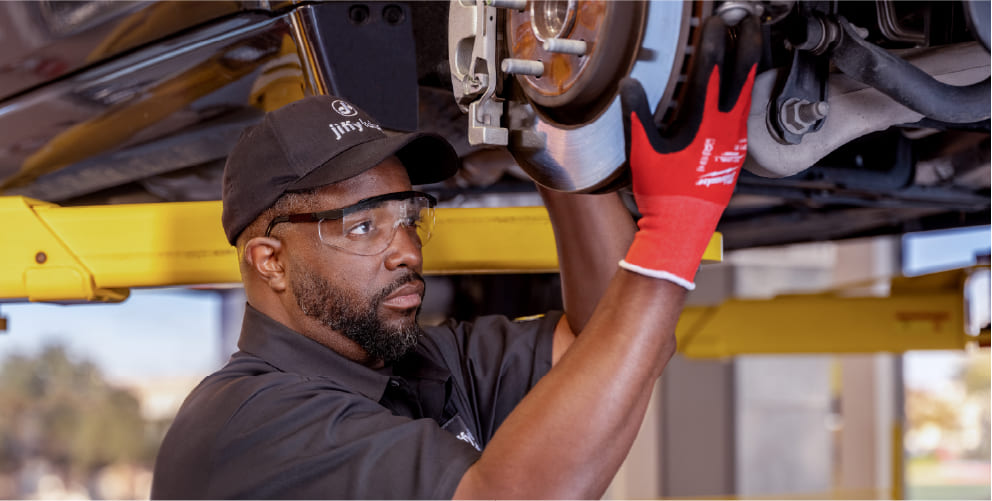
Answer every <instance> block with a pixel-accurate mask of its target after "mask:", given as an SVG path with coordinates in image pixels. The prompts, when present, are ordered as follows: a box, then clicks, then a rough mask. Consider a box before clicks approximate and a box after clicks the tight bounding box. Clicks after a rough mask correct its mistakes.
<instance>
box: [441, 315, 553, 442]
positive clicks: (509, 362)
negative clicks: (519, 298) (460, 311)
mask: <svg viewBox="0 0 992 501" xmlns="http://www.w3.org/2000/svg"><path fill="white" fill-rule="evenodd" d="M561 315H562V313H561V312H551V313H548V314H546V315H542V316H538V317H529V318H527V319H520V320H510V319H508V318H506V317H503V316H484V317H479V318H478V319H476V320H475V321H474V322H455V321H449V322H448V323H446V324H442V325H440V326H437V327H430V328H427V329H425V330H426V331H427V332H428V335H427V336H426V337H427V339H426V340H425V342H424V343H423V345H424V347H425V349H427V350H429V351H431V352H432V356H433V357H435V358H439V359H441V360H443V363H444V364H445V365H446V366H447V367H448V369H449V370H450V371H451V374H452V378H453V380H454V383H455V384H454V386H455V388H454V395H453V397H454V399H455V401H456V405H457V406H458V407H459V408H460V410H462V409H467V410H468V412H460V414H463V419H464V418H465V416H464V414H467V415H468V419H469V420H471V421H472V423H471V424H470V426H472V427H473V428H474V429H475V430H476V431H477V432H478V434H477V435H476V436H478V437H480V440H481V442H482V445H483V447H485V444H487V443H488V442H489V439H490V438H492V435H493V433H495V431H496V429H497V428H498V427H499V425H500V424H501V423H502V422H503V420H504V419H506V417H507V416H508V415H509V414H510V412H511V411H513V409H514V408H515V407H516V406H517V404H518V403H519V402H520V400H521V399H523V397H524V396H525V395H526V394H527V392H528V391H530V389H531V388H532V387H533V386H534V385H535V384H537V381H538V380H540V379H541V378H542V377H544V375H545V374H547V373H548V371H549V370H550V369H551V348H552V340H553V338H554V330H555V326H556V325H557V323H558V320H559V319H560V318H561Z"/></svg>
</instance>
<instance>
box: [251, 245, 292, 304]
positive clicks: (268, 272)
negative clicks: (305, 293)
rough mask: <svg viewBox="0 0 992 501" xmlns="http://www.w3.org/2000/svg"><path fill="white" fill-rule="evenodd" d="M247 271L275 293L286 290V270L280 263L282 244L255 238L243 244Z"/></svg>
mask: <svg viewBox="0 0 992 501" xmlns="http://www.w3.org/2000/svg"><path fill="white" fill-rule="evenodd" d="M244 260H245V263H246V264H247V265H248V270H249V271H250V272H251V273H253V274H254V275H255V276H256V277H258V278H259V279H261V280H262V281H264V282H265V283H267V284H268V285H269V287H270V288H271V289H272V290H274V291H276V292H282V291H284V290H286V268H285V266H284V263H283V262H282V242H281V241H279V240H277V239H275V238H271V237H255V238H252V239H251V240H249V241H248V242H247V243H245V257H244Z"/></svg>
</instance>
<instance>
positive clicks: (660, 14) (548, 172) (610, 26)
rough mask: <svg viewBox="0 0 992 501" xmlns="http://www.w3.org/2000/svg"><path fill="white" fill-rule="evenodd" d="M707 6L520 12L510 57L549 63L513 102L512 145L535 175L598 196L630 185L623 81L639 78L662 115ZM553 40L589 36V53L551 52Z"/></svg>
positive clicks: (524, 79) (589, 4)
mask: <svg viewBox="0 0 992 501" xmlns="http://www.w3.org/2000/svg"><path fill="white" fill-rule="evenodd" d="M704 10H705V9H704V6H702V2H671V1H664V0H661V1H650V2H614V1H608V0H587V1H583V0H579V1H576V0H533V1H531V2H529V3H528V7H527V9H525V10H524V11H519V12H511V13H510V14H509V15H508V16H507V19H506V26H505V28H506V32H505V33H506V41H507V51H508V55H509V57H511V58H514V59H527V60H532V61H534V60H537V61H541V62H542V63H544V68H545V71H544V73H543V74H542V75H541V76H540V77H536V76H529V75H516V76H515V78H514V79H513V82H514V83H515V85H516V86H517V87H518V89H519V90H520V91H521V92H520V93H521V94H522V95H523V96H524V98H525V99H522V100H519V101H518V100H513V101H511V103H510V120H511V130H513V131H514V132H513V133H511V138H510V149H511V151H513V153H514V156H515V157H516V159H517V161H518V163H519V164H520V166H521V167H522V168H523V169H524V170H525V171H526V172H527V174H528V175H530V176H531V177H532V178H533V179H534V180H535V181H537V182H538V183H540V184H542V185H544V186H547V187H549V188H552V189H555V190H559V191H568V192H581V193H595V192H605V191H612V190H614V189H616V188H617V187H619V186H620V185H622V184H623V183H624V179H625V176H624V174H625V173H626V154H625V151H624V137H623V121H622V117H621V112H620V98H619V97H618V95H617V84H618V83H619V81H620V79H621V78H623V77H624V76H625V75H628V74H629V75H630V76H632V77H633V78H636V79H638V80H639V81H640V82H641V84H642V85H643V86H644V90H645V93H646V94H647V98H648V102H651V103H657V106H656V109H657V110H658V112H657V114H658V115H659V118H660V115H663V114H664V111H665V110H667V109H668V108H669V107H670V105H671V104H672V96H673V95H676V94H675V92H676V86H677V84H678V82H679V79H680V78H679V77H680V76H681V75H682V74H683V72H684V70H685V68H686V67H687V57H688V55H687V54H689V53H690V52H691V51H687V50H686V47H688V46H689V45H690V44H691V41H692V31H693V25H694V24H699V23H693V22H692V20H693V17H694V16H699V15H700V12H702V11H704ZM548 39H560V40H567V41H581V42H585V44H586V51H585V52H584V53H583V54H567V53H561V52H549V51H547V50H545V49H544V42H545V41H546V40H548ZM521 117H524V118H521ZM514 120H516V122H515V123H514ZM535 138H538V139H536V141H535ZM542 139H543V141H542ZM542 146H543V147H542Z"/></svg>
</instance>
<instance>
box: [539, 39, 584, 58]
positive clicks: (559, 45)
mask: <svg viewBox="0 0 992 501" xmlns="http://www.w3.org/2000/svg"><path fill="white" fill-rule="evenodd" d="M544 50H546V51H548V52H556V53H559V54H571V55H573V56H582V55H585V53H586V51H588V50H589V44H587V43H585V42H584V41H582V40H570V39H568V38H548V39H547V40H545V41H544Z"/></svg>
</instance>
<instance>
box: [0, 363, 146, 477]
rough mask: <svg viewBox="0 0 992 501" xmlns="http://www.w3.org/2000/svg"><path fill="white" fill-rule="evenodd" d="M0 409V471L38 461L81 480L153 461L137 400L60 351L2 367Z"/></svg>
mask: <svg viewBox="0 0 992 501" xmlns="http://www.w3.org/2000/svg"><path fill="white" fill-rule="evenodd" d="M0 409H4V414H5V415H6V416H5V418H4V419H3V420H0V471H7V472H9V471H12V470H14V469H17V468H18V467H19V465H21V464H23V462H24V461H25V460H27V459H30V458H44V459H47V460H48V461H50V462H51V463H52V464H55V465H57V466H60V467H62V468H65V469H66V470H67V473H68V472H72V473H75V474H76V475H79V476H80V477H82V478H87V477H89V476H90V475H91V474H93V473H94V472H95V471H97V470H98V469H100V468H101V467H103V466H106V465H108V464H110V463H113V462H118V461H126V462H147V463H150V462H151V461H152V460H153V459H154V456H153V454H154V450H155V447H154V446H153V445H152V446H149V444H147V443H146V442H147V441H148V438H147V434H146V433H145V423H144V420H143V418H142V416H141V412H140V408H139V403H138V400H137V398H135V397H134V395H132V394H131V393H130V392H128V391H127V390H125V389H121V388H117V387H114V386H112V385H110V384H109V383H108V382H107V381H106V380H105V379H104V377H103V375H102V374H101V372H100V370H99V368H98V367H97V366H96V365H94V364H93V363H91V362H89V361H86V360H81V361H77V360H73V358H72V357H70V356H69V354H68V353H67V352H66V350H65V348H63V347H62V346H58V345H51V346H47V347H46V348H45V349H44V350H43V351H42V352H41V353H40V354H39V355H38V356H37V357H25V356H21V355H13V356H10V357H8V358H7V359H6V360H4V361H3V364H2V367H0Z"/></svg>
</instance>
